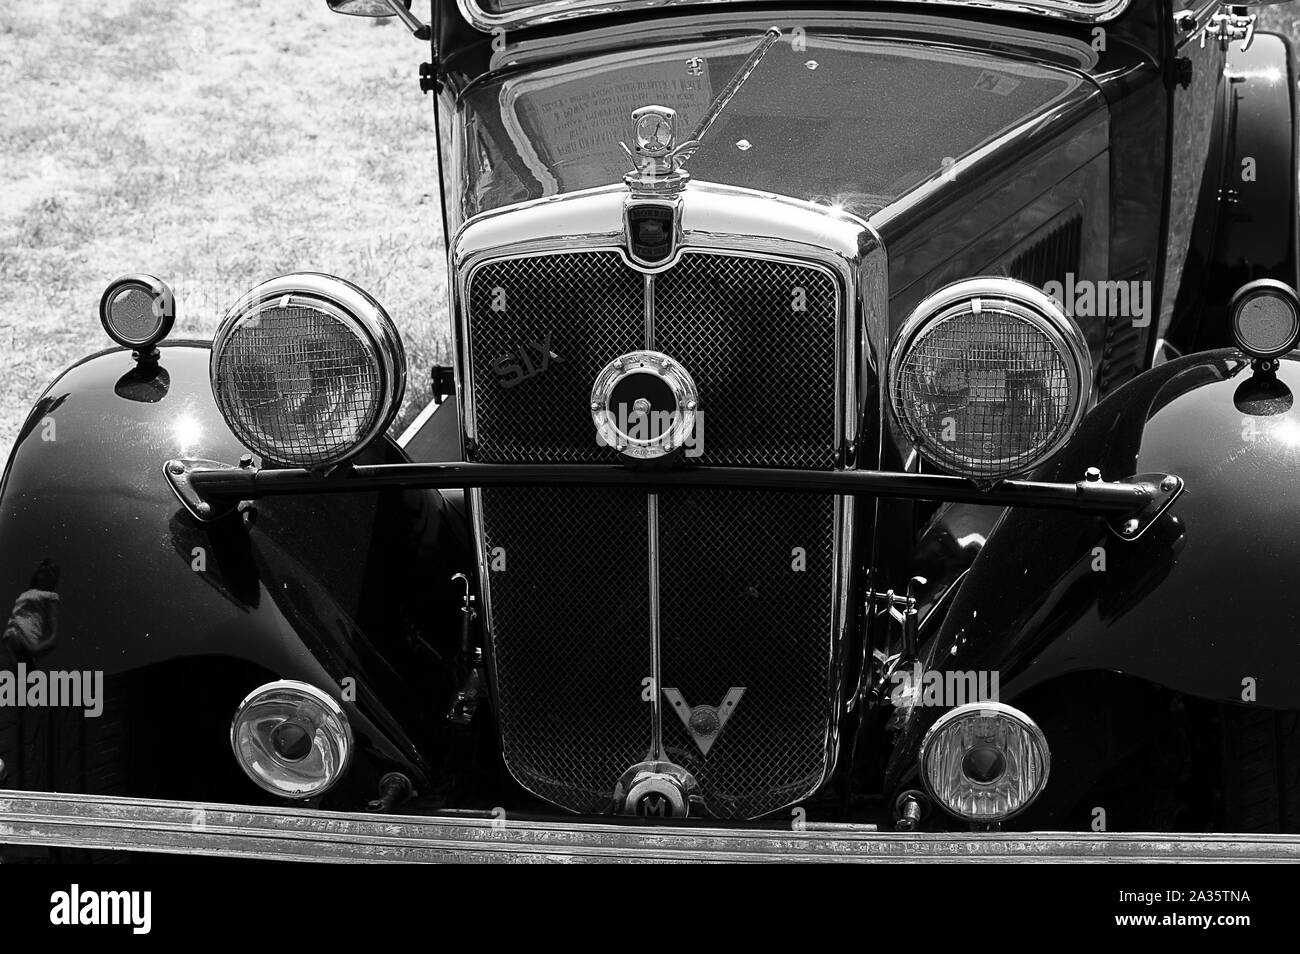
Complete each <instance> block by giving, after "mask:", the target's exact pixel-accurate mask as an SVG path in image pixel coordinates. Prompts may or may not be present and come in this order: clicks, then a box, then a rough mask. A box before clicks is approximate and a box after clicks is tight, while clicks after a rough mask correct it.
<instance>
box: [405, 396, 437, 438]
mask: <svg viewBox="0 0 1300 954" xmlns="http://www.w3.org/2000/svg"><path fill="white" fill-rule="evenodd" d="M437 410H438V402H437V401H430V402H429V403H428V404H426V405H425V406H424V410H422V411H421V412H420V413H419V414H417V415H416V417H415V420H413V421H412V422H411V423H410V424H408V425H407V426H406V430H404V431H402V435H401V437H399V438H397V446H398V447H405V446H406V445H407V444H409V443H411V441H413V440H415V435H416V434H418V433H420V429H421V428H422V427H424V425H425V424H428V423H429V418H431V417H433V415H434V412H436V411H437Z"/></svg>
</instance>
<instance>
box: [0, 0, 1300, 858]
mask: <svg viewBox="0 0 1300 954" xmlns="http://www.w3.org/2000/svg"><path fill="white" fill-rule="evenodd" d="M408 3H409V0H408ZM329 5H330V6H331V7H332V8H334V9H335V10H337V11H338V12H340V13H349V14H358V15H362V16H391V15H396V16H397V17H399V18H400V19H401V21H402V22H403V23H404V24H405V25H406V26H407V27H409V28H410V30H411V31H412V32H413V33H414V35H415V36H416V37H417V38H418V39H420V40H421V41H427V42H428V43H429V44H430V47H431V50H432V56H431V60H430V62H429V63H427V64H425V65H424V67H423V68H422V69H421V70H420V72H419V75H418V76H416V75H414V71H413V76H412V95H418V94H417V93H416V92H415V89H414V87H415V84H416V81H417V80H418V82H419V84H420V86H422V88H423V89H424V91H425V92H426V93H430V94H432V96H431V104H432V108H436V111H437V128H438V143H437V150H438V151H437V156H438V164H439V169H440V172H441V183H442V196H443V215H444V219H445V226H446V234H447V235H448V236H450V237H451V238H450V240H449V248H448V268H449V276H450V279H449V286H450V288H451V296H450V297H451V300H450V301H449V302H448V303H447V308H448V314H449V315H450V316H451V321H452V325H453V328H454V344H455V362H454V365H453V366H449V367H435V368H427V367H413V368H408V367H407V365H406V360H405V357H404V354H403V348H402V343H401V340H400V338H399V336H398V333H397V331H396V330H395V327H394V325H393V322H392V321H391V320H390V318H389V316H388V315H387V314H386V312H385V311H384V309H383V307H382V306H381V305H380V304H379V303H378V302H377V301H376V300H375V299H374V298H372V297H371V296H370V295H369V294H368V293H367V292H366V291H365V290H364V289H362V288H359V287H356V286H355V285H353V284H351V283H349V282H348V281H346V280H345V278H341V277H334V276H329V275H322V274H291V275H285V276H281V277H276V278H271V279H270V280H268V281H266V282H265V283H264V284H261V285H258V286H257V287H256V288H253V289H252V290H251V291H249V292H248V293H247V294H246V295H245V296H244V297H243V298H241V299H240V300H239V301H238V302H236V303H234V304H233V305H232V306H231V308H230V310H229V312H228V314H227V316H226V317H225V319H224V321H223V322H222V325H221V327H220V330H219V331H218V333H217V334H216V336H215V339H214V340H213V341H212V342H211V343H209V342H206V341H186V340H170V339H168V335H169V334H170V333H171V331H172V324H173V316H174V314H175V312H174V305H175V303H174V302H173V300H172V296H171V293H170V291H169V290H168V288H167V286H166V284H165V283H164V282H163V281H162V280H160V279H158V278H155V277H153V276H150V275H127V276H125V277H123V278H121V279H118V280H116V281H114V282H112V283H111V284H109V286H108V287H107V288H106V290H105V292H104V296H103V299H102V301H101V303H100V319H101V320H102V322H103V325H104V329H105V330H106V332H107V333H108V335H109V336H110V337H111V338H112V339H113V340H114V341H115V342H116V343H117V344H118V347H115V348H112V349H109V350H106V351H102V352H100V353H98V354H95V355H92V356H90V357H87V358H85V359H84V360H82V361H81V362H79V363H77V364H76V365H74V366H73V367H71V368H69V369H68V370H67V371H65V372H64V373H63V374H62V375H61V376H60V377H59V378H58V379H57V380H56V381H55V382H54V383H53V384H51V385H50V386H49V388H48V389H47V390H46V392H45V393H44V394H43V395H42V396H41V397H40V398H39V400H38V401H37V402H36V405H35V407H34V408H33V410H32V412H31V415H30V417H29V418H28V420H27V424H26V426H25V427H24V429H23V433H22V436H21V439H20V440H19V442H18V444H17V446H16V448H15V450H14V452H13V454H12V456H11V458H10V460H9V462H8V465H7V467H6V469H5V472H4V480H3V485H2V487H0V594H3V597H4V599H5V601H6V608H8V606H9V601H12V607H13V608H12V611H11V613H10V616H9V621H8V623H7V625H6V629H5V638H4V647H5V648H4V650H3V653H2V654H0V662H2V663H3V665H0V760H3V772H4V781H3V783H0V784H2V786H3V789H4V791H0V843H4V844H6V845H7V846H8V847H6V848H4V849H2V850H3V851H4V852H5V857H6V858H11V859H15V860H16V859H22V858H29V857H45V856H47V855H48V854H49V853H51V852H53V853H54V854H55V855H56V856H59V857H63V856H65V855H64V853H65V852H67V851H68V850H71V849H81V848H118V849H131V850H137V851H147V852H152V851H161V852H186V853H191V854H226V855H272V856H276V857H283V858H334V859H337V858H372V859H373V858H397V859H405V860H410V859H416V858H483V857H489V858H507V857H527V858H609V857H615V858H618V857H635V858H714V859H717V858H723V859H740V858H761V859H773V858H814V857H821V858H838V859H871V858H899V857H910V856H936V857H949V856H970V855H982V856H1008V857H1019V856H1043V855H1051V856H1059V857H1078V856H1088V857H1097V856H1105V857H1128V858H1133V857H1139V858H1144V857H1161V858H1175V857H1182V856H1185V855H1198V856H1207V857H1248V858H1281V857H1289V858H1295V857H1300V839H1296V838H1294V837H1290V838H1289V837H1287V836H1286V834H1285V833H1295V832H1297V831H1300V728H1298V727H1297V717H1298V714H1300V608H1298V607H1300V601H1298V600H1297V599H1296V593H1297V580H1298V579H1300V578H1297V576H1296V573H1297V570H1296V567H1297V566H1298V565H1300V541H1297V535H1296V529H1295V528H1296V526H1297V525H1298V524H1300V494H1297V493H1296V486H1297V485H1296V477H1297V475H1298V474H1300V410H1297V409H1296V408H1295V407H1294V394H1293V391H1294V389H1295V388H1296V387H1300V362H1298V361H1297V358H1296V356H1295V355H1294V354H1292V349H1293V347H1294V346H1295V344H1296V342H1297V338H1300V299H1298V298H1297V295H1296V292H1295V291H1294V287H1295V286H1296V284H1297V278H1298V276H1297V261H1296V259H1297V254H1296V253H1297V243H1296V227H1297V208H1296V158H1295V148H1294V143H1295V133H1296V129H1295V109H1294V103H1293V90H1294V86H1295V83H1294V80H1295V77H1294V72H1293V68H1292V65H1291V61H1290V56H1289V50H1288V45H1287V42H1286V41H1285V39H1283V38H1282V37H1280V36H1276V35H1272V34H1269V33H1266V32H1264V31H1262V30H1259V31H1257V30H1256V29H1255V10H1254V8H1247V7H1241V6H1223V5H1221V4H1218V3H1214V2H1192V3H1191V6H1190V7H1189V8H1187V9H1182V8H1180V7H1179V6H1177V5H1171V4H1170V3H1169V2H1166V0H981V2H978V3H975V2H970V3H963V2H957V0H954V2H881V3H866V2H855V3H836V2H829V0H828V2H824V3H816V4H806V3H795V2H793V0H789V2H730V0H713V2H706V0H699V2H691V0H458V2H452V0H438V2H435V3H434V4H433V8H432V11H431V14H432V15H431V22H425V19H424V18H422V17H421V16H420V13H421V12H422V11H418V10H417V11H416V12H412V11H411V10H410V9H409V8H408V5H407V3H401V2H398V0H392V2H390V0H329ZM339 23H340V30H343V29H344V25H345V22H344V21H339ZM340 36H341V40H340V42H346V36H345V34H343V33H341V34H340ZM340 82H346V77H343V78H341V79H340ZM397 145H401V146H403V147H405V148H413V149H414V148H422V147H421V146H420V145H419V144H414V143H409V144H397ZM182 305H183V303H182ZM87 320H90V319H89V318H87ZM430 320H432V318H431V319H430ZM408 390H410V391H414V392H415V393H417V394H418V395H420V401H421V403H422V404H423V403H425V402H427V404H428V406H427V408H426V409H425V410H424V412H423V413H421V414H420V415H419V417H418V418H417V419H416V420H415V422H414V423H413V424H412V425H411V426H410V427H409V428H407V429H406V430H405V433H403V434H402V436H401V437H400V438H398V439H393V438H392V437H391V436H389V430H390V425H391V424H392V422H393V420H394V418H395V415H396V414H397V412H398V409H399V407H400V406H401V404H402V401H403V396H404V394H406V392H407V391H408ZM96 680H98V681H99V682H98V683H97V682H96ZM6 693H7V695H6ZM1134 832H1139V833H1160V834H1144V835H1141V836H1133V835H1131V834H1129V833H1134ZM1260 833H1265V834H1260Z"/></svg>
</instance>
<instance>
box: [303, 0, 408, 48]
mask: <svg viewBox="0 0 1300 954" xmlns="http://www.w3.org/2000/svg"><path fill="white" fill-rule="evenodd" d="M325 3H326V4H327V5H328V6H329V8H330V9H331V10H332V11H334V12H335V13H345V14H347V15H348V16H351V17H397V18H398V19H399V20H401V21H402V22H403V23H405V24H406V28H407V29H408V30H410V31H411V32H412V33H414V34H415V38H416V39H417V40H427V39H429V37H430V36H432V33H433V31H432V30H430V29H429V27H428V25H427V24H424V23H421V22H420V18H419V17H417V16H416V15H415V14H414V13H412V12H411V0H325Z"/></svg>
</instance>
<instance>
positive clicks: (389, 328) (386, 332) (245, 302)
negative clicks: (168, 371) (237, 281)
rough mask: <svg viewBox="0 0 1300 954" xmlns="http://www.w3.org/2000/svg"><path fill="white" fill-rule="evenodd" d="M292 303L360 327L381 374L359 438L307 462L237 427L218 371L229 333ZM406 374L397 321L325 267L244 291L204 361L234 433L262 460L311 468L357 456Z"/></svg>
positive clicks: (401, 393) (388, 414) (384, 420)
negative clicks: (272, 449)
mask: <svg viewBox="0 0 1300 954" xmlns="http://www.w3.org/2000/svg"><path fill="white" fill-rule="evenodd" d="M291 305H298V306H305V307H309V308H314V309H317V310H319V311H323V312H325V313H326V314H328V315H330V316H331V317H332V318H334V319H335V320H337V321H340V322H341V323H343V324H345V325H348V326H350V327H352V328H353V329H355V330H357V331H359V332H360V334H359V335H358V338H359V340H360V342H361V344H362V347H363V349H364V351H365V353H366V356H367V358H368V359H369V360H370V361H371V362H372V364H373V365H374V366H375V368H376V369H377V370H378V372H379V377H380V384H379V388H380V396H381V400H380V404H379V407H378V408H377V409H376V410H375V412H374V413H373V414H372V415H371V416H370V418H369V419H368V420H367V422H366V425H365V427H364V429H363V430H362V432H361V433H360V434H359V435H358V438H357V440H356V441H354V442H353V443H352V444H351V445H349V446H348V447H346V448H344V449H343V450H341V451H340V452H339V453H336V454H333V455H331V456H330V457H328V458H325V459H318V460H314V461H312V462H310V463H301V462H299V461H293V460H281V459H278V458H277V456H276V455H275V454H273V453H272V454H268V453H265V448H262V447H258V446H256V445H258V444H259V443H260V441H259V440H258V439H257V438H256V437H255V436H254V435H251V434H249V433H247V429H246V428H244V427H242V426H240V425H239V424H238V423H237V422H236V420H233V419H232V417H231V415H230V414H228V413H227V412H226V407H225V404H224V402H223V400H222V396H221V394H222V392H221V387H220V377H219V373H218V364H219V359H220V357H221V355H222V353H223V351H224V349H225V347H226V346H227V345H228V344H229V341H230V338H231V336H232V335H233V334H234V333H235V331H236V330H237V329H238V328H239V327H240V325H241V324H242V323H243V322H244V321H246V320H247V319H248V318H250V317H252V316H253V315H255V314H257V313H259V312H262V311H266V310H268V309H271V308H280V307H288V306H291ZM406 373H407V372H406V349H405V347H404V346H403V345H402V339H401V336H400V335H399V334H398V332H397V326H396V325H395V324H394V323H393V320H392V318H390V317H389V315H388V312H387V311H385V310H384V307H383V306H382V305H380V304H379V302H378V301H376V300H375V298H374V297H373V296H372V295H370V293H369V292H367V291H365V289H363V288H361V287H360V286H358V285H355V284H353V283H352V282H350V281H348V280H347V279H344V278H339V277H338V276H336V275H329V274H326V273H323V272H292V273H290V274H288V275H280V276H278V277H276V278H272V279H269V280H268V281H265V282H262V283H261V284H260V285H257V286H255V287H254V288H252V289H250V290H249V291H247V292H245V293H244V295H243V296H242V297H241V298H240V299H239V300H238V301H237V302H235V304H234V305H232V306H231V307H230V309H229V310H228V311H227V312H226V314H225V316H224V317H222V319H221V323H220V325H218V327H217V332H216V334H215V335H214V336H213V339H212V352H211V358H210V360H209V363H208V375H209V381H210V383H211V387H212V394H213V397H214V399H215V400H216V402H217V407H218V409H219V410H220V411H221V415H222V417H223V419H224V420H225V421H226V424H227V426H229V427H230V429H231V430H232V431H233V432H234V434H235V437H236V438H238V439H239V441H240V442H241V443H243V444H244V445H245V446H246V447H248V449H249V450H252V451H253V452H254V453H256V454H258V456H259V457H262V458H263V459H264V460H268V461H272V462H274V463H278V464H290V465H293V464H298V465H300V466H308V467H311V468H314V469H323V468H327V467H334V466H337V465H338V464H341V463H343V462H345V461H347V460H349V459H350V458H352V457H355V456H356V455H357V454H359V453H361V452H362V451H363V450H365V449H366V448H367V447H369V446H370V445H372V444H373V443H374V442H375V441H376V440H377V439H379V438H380V437H382V436H383V434H384V432H385V430H386V429H387V428H388V425H389V424H390V423H391V422H392V420H393V417H394V416H396V414H397V412H398V410H399V409H400V408H401V406H402V399H403V398H404V397H405V396H406Z"/></svg>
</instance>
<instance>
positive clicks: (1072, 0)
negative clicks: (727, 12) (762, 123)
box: [456, 0, 1129, 33]
mask: <svg viewBox="0 0 1300 954" xmlns="http://www.w3.org/2000/svg"><path fill="white" fill-rule="evenodd" d="M734 2H735V0H542V2H540V3H535V4H533V5H532V6H529V7H524V8H523V9H521V10H515V11H512V12H510V13H490V12H488V11H487V10H485V9H483V5H482V4H481V3H479V2H476V0H456V5H457V6H458V7H459V8H460V14H461V16H462V17H464V18H465V20H466V21H468V22H469V24H470V25H471V26H472V27H474V28H475V29H476V30H480V31H482V32H484V33H496V32H497V31H498V30H507V29H509V30H518V29H521V28H523V27H530V26H543V25H546V24H554V23H563V22H565V21H567V20H575V19H578V18H580V17H594V16H609V15H612V14H618V13H633V12H636V11H639V10H663V9H666V8H670V7H685V6H714V5H718V4H723V3H734ZM765 2H769V3H773V4H776V3H778V2H779V3H781V4H784V5H785V6H786V7H790V6H793V3H791V2H790V0H765ZM897 2H905V3H914V4H921V3H924V4H927V5H941V6H947V7H957V8H962V7H965V8H969V9H976V10H996V11H999V12H1003V13H1028V14H1039V15H1041V16H1048V17H1055V18H1057V19H1061V20H1073V21H1076V22H1079V23H1105V22H1107V21H1109V20H1113V19H1115V18H1116V17H1118V16H1119V15H1120V14H1121V13H1123V12H1124V10H1125V9H1126V8H1127V7H1128V4H1129V0H1099V2H1097V3H1086V2H1084V0H1020V2H1013V0H897Z"/></svg>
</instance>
